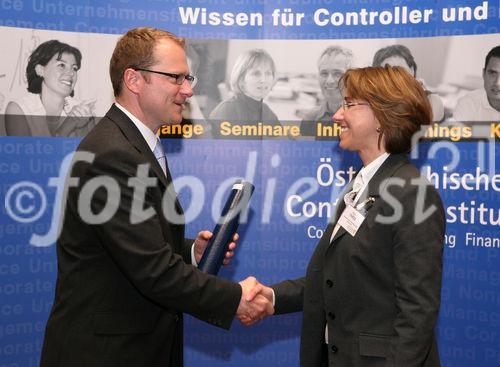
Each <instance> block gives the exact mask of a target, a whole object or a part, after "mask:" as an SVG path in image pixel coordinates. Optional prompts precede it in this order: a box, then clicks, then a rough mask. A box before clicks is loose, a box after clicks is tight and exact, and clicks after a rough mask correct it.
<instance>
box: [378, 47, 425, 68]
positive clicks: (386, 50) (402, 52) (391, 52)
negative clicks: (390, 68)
mask: <svg viewBox="0 0 500 367" xmlns="http://www.w3.org/2000/svg"><path fill="white" fill-rule="evenodd" d="M393 56H398V57H401V58H402V59H403V60H405V62H406V65H408V67H409V68H410V69H412V70H413V76H416V75H417V63H416V62H415V58H414V57H413V55H412V54H411V51H410V49H409V48H408V47H406V46H403V45H390V46H387V47H383V48H381V49H380V50H378V51H377V52H375V55H374V56H373V62H372V66H385V65H382V62H383V61H384V60H387V59H388V58H389V57H393Z"/></svg>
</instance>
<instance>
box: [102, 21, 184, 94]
mask: <svg viewBox="0 0 500 367" xmlns="http://www.w3.org/2000/svg"><path fill="white" fill-rule="evenodd" d="M161 39H169V40H171V41H173V42H174V43H176V44H178V45H179V46H181V47H182V48H184V44H185V41H184V39H183V38H180V37H177V36H176V35H175V34H173V33H170V32H167V31H164V30H161V29H157V28H150V27H141V28H134V29H131V30H129V31H128V32H127V33H125V34H124V35H123V36H122V37H121V38H120V39H119V40H118V43H117V44H116V47H115V50H114V51H113V56H111V61H110V63H109V76H110V77H111V84H112V85H113V92H114V95H115V97H117V96H119V95H120V93H121V91H122V86H123V73H124V72H125V70H126V69H128V68H143V69H147V68H149V67H151V66H152V65H153V64H154V63H155V62H156V61H157V60H155V59H154V50H155V46H156V44H157V42H158V41H159V40H161ZM145 77H146V76H145Z"/></svg>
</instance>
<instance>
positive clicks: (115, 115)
mask: <svg viewBox="0 0 500 367" xmlns="http://www.w3.org/2000/svg"><path fill="white" fill-rule="evenodd" d="M106 116H107V117H108V118H109V119H110V120H112V121H113V122H114V123H116V124H117V125H118V127H119V128H120V130H121V131H122V132H123V134H124V135H125V136H126V137H127V139H128V141H129V142H130V144H132V146H134V148H135V149H137V151H138V152H139V153H141V154H142V155H144V156H145V157H146V158H147V160H148V161H149V162H150V163H151V168H152V169H153V171H154V173H155V174H156V176H157V177H158V179H159V180H160V182H161V183H162V184H163V186H164V188H166V187H167V186H168V184H169V182H168V180H167V177H166V176H165V174H164V173H163V170H162V169H161V166H160V163H158V160H157V159H156V157H155V156H154V154H153V152H152V151H151V149H150V148H149V146H148V143H146V140H145V139H144V137H143V136H142V134H141V132H140V131H139V130H138V129H137V127H136V126H135V124H134V123H133V122H132V121H131V120H130V119H129V118H128V116H127V115H125V114H124V113H123V112H122V111H121V110H120V109H119V108H118V107H116V106H115V105H114V104H113V105H112V106H111V108H110V110H109V111H108V113H107V114H106Z"/></svg>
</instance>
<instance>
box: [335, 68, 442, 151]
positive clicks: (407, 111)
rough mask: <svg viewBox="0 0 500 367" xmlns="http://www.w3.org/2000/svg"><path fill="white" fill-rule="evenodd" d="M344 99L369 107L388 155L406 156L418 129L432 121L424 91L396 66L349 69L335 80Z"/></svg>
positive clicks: (415, 80)
mask: <svg viewBox="0 0 500 367" xmlns="http://www.w3.org/2000/svg"><path fill="white" fill-rule="evenodd" d="M339 87H340V89H341V90H342V91H343V95H344V97H349V98H352V99H359V100H363V101H366V102H368V103H369V104H370V106H371V108H372V110H373V112H374V114H375V117H376V118H377V120H378V122H379V123H380V127H381V130H382V131H381V133H382V134H384V138H385V150H386V151H387V152H388V153H393V154H396V153H406V152H409V151H410V149H411V139H412V136H413V134H414V133H415V132H417V131H419V130H420V126H421V125H424V124H429V123H430V122H431V121H432V109H431V105H430V103H429V100H428V99H427V95H426V94H425V91H424V88H423V87H422V85H421V84H420V82H418V81H417V79H415V78H414V77H413V76H411V75H410V74H409V73H408V72H407V71H406V70H405V69H403V68H402V67H399V66H395V67H392V66H389V65H386V66H384V67H381V66H378V67H366V68H359V69H349V70H347V71H346V72H345V74H344V75H343V76H342V78H341V79H340V81H339Z"/></svg>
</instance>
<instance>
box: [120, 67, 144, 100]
mask: <svg viewBox="0 0 500 367" xmlns="http://www.w3.org/2000/svg"><path fill="white" fill-rule="evenodd" d="M143 82H144V78H143V77H142V75H141V74H140V73H139V72H138V71H136V70H134V69H131V68H128V69H125V71H124V72H123V85H124V86H125V87H126V88H127V89H128V90H130V91H131V92H132V93H135V94H137V93H138V92H139V91H140V88H141V86H142V83H143Z"/></svg>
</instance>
